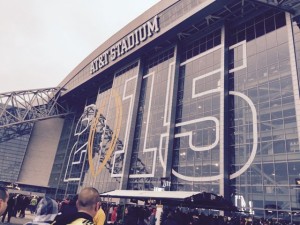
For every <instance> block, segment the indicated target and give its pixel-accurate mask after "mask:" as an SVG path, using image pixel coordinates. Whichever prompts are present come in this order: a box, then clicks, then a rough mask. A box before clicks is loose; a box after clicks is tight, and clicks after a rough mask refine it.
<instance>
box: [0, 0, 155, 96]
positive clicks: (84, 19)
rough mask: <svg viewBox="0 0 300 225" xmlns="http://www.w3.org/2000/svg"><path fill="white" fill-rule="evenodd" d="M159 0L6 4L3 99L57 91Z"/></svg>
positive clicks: (1, 5) (0, 72)
mask: <svg viewBox="0 0 300 225" xmlns="http://www.w3.org/2000/svg"><path fill="white" fill-rule="evenodd" d="M158 1H159V0H142V1H141V0H122V1H120V0H110V1H104V0H88V1H84V0H51V1H45V0H26V1H24V0H0V34H1V35H0V78H1V82H0V93H3V92H8V91H13V90H26V89H35V88H44V87H53V86H56V85H58V84H59V82H60V81H62V80H63V79H64V77H66V76H67V75H68V73H69V72H71V70H72V69H73V68H75V67H76V66H77V65H78V64H79V63H80V62H81V61H82V60H83V59H84V58H85V57H86V56H87V55H88V54H90V53H91V52H92V51H93V50H94V49H96V48H97V47H98V46H99V45H100V44H101V43H103V42H104V41H105V40H107V39H108V38H109V37H110V36H112V35H113V34H114V33H116V32H117V31H118V30H119V29H121V28H122V27H123V26H125V25H126V24H127V23H129V22H130V21H131V20H133V19H134V18H136V17H137V16H138V15H140V14H141V13H142V12H144V11H145V10H147V9H148V8H150V7H151V6H152V5H154V4H155V3H157V2H158Z"/></svg>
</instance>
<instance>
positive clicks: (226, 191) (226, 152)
mask: <svg viewBox="0 0 300 225" xmlns="http://www.w3.org/2000/svg"><path fill="white" fill-rule="evenodd" d="M222 43H223V48H222V50H223V51H222V53H221V54H222V58H223V59H221V63H223V65H221V68H223V87H224V92H223V93H221V94H223V95H224V96H223V103H221V104H223V107H221V109H222V108H223V112H221V116H222V117H223V119H222V123H220V131H221V134H220V136H221V135H222V137H223V146H221V149H222V150H223V151H222V152H220V153H221V155H222V157H221V160H220V161H221V162H220V163H221V166H220V173H221V174H223V176H222V178H221V180H220V195H222V196H223V197H224V198H225V199H226V200H229V201H230V200H231V199H230V180H229V173H230V163H229V159H230V157H229V156H230V143H229V140H230V139H229V137H230V136H229V135H230V133H229V131H230V130H229V118H230V117H229V69H228V68H229V66H228V64H229V58H228V57H229V45H230V44H229V43H230V36H229V26H228V25H227V24H224V25H223V28H222ZM222 133H223V134H222ZM222 158H223V160H222Z"/></svg>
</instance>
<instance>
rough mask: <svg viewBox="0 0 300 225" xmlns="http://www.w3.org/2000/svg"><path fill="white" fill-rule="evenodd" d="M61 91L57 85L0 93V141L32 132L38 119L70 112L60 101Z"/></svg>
mask: <svg viewBox="0 0 300 225" xmlns="http://www.w3.org/2000/svg"><path fill="white" fill-rule="evenodd" d="M61 91H62V90H61V89H60V88H58V87H56V88H45V89H36V90H26V91H15V92H7V93H3V94H0V134H1V138H0V142H3V141H5V140H9V139H11V138H14V137H17V136H22V135H24V134H27V133H30V131H31V128H32V125H33V122H35V121H37V120H43V119H47V118H51V117H59V116H64V115H67V114H70V113H71V111H70V110H69V108H68V107H66V106H62V105H61V104H60V103H59V102H58V99H59V97H60V94H61Z"/></svg>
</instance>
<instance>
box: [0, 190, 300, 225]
mask: <svg viewBox="0 0 300 225" xmlns="http://www.w3.org/2000/svg"><path fill="white" fill-rule="evenodd" d="M27 198H28V197H26V196H20V195H10V196H9V195H8V192H7V190H6V189H5V188H3V187H0V217H1V215H2V221H4V220H5V216H6V214H7V215H8V220H7V221H10V217H11V216H16V215H17V214H19V216H21V217H22V216H24V214H25V213H24V210H25V209H26V207H28V209H30V211H31V213H34V214H35V217H34V219H33V221H31V222H29V223H27V224H25V225H42V224H43V225H47V224H51V225H67V224H70V225H108V224H112V225H155V224H157V222H158V221H157V220H158V219H159V223H160V224H161V225H294V224H295V225H296V224H297V223H296V222H294V223H291V222H290V221H287V220H278V219H277V220H272V219H263V218H254V217H251V216H248V217H247V216H241V215H237V214H236V215H232V216H220V215H206V214H204V213H201V212H199V211H198V210H193V209H191V210H183V209H184V208H174V207H171V208H165V209H164V211H163V213H162V214H160V216H159V218H157V217H158V216H157V215H156V214H157V210H156V208H155V206H151V205H149V206H138V205H112V204H111V203H102V204H101V201H100V196H99V193H98V191H97V190H96V189H95V188H92V187H86V188H84V189H82V190H81V191H80V192H79V194H78V195H76V196H74V198H72V199H68V198H66V199H65V200H64V201H61V202H57V201H55V200H53V199H51V198H49V197H43V198H41V199H38V198H36V197H31V199H30V198H28V199H27ZM18 199H19V200H20V201H18ZM24 207H25V209H24Z"/></svg>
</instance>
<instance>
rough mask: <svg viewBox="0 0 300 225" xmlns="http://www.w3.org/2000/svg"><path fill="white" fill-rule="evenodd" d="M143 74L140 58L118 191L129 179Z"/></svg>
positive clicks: (142, 62) (142, 61)
mask: <svg viewBox="0 0 300 225" xmlns="http://www.w3.org/2000/svg"><path fill="white" fill-rule="evenodd" d="M143 72H144V59H143V58H140V59H139V62H138V77H137V83H136V94H135V97H134V101H133V110H132V120H131V124H130V129H129V135H128V147H127V153H126V154H125V155H126V157H125V159H124V160H125V162H124V168H123V171H124V172H123V176H122V177H121V182H120V189H122V190H126V189H127V184H128V178H129V171H130V165H131V164H130V162H131V155H132V148H133V140H134V131H135V127H136V120H137V114H138V106H139V98H140V93H141V86H142V80H143V75H144V74H143Z"/></svg>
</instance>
